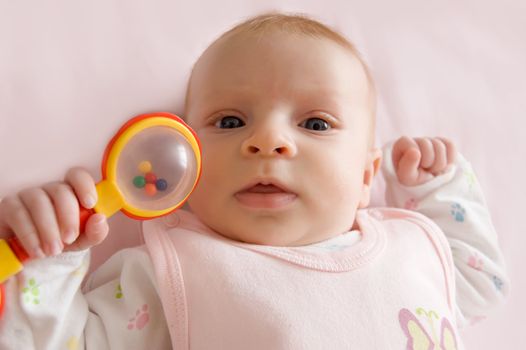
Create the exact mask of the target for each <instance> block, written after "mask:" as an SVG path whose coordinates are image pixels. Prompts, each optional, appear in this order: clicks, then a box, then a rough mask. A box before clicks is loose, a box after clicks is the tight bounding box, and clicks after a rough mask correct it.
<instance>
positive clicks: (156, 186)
mask: <svg viewBox="0 0 526 350" xmlns="http://www.w3.org/2000/svg"><path fill="white" fill-rule="evenodd" d="M137 168H138V169H139V171H140V172H141V173H143V175H137V176H135V177H134V178H133V185H134V186H135V187H136V188H144V193H146V195H147V196H150V197H153V196H155V195H156V194H157V191H165V190H166V189H167V188H168V182H166V180H165V179H158V178H157V175H155V173H154V172H153V171H152V170H153V167H152V163H150V162H149V161H147V160H143V161H142V162H140V163H139V166H138V167H137Z"/></svg>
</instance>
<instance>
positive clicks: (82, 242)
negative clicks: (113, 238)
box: [66, 214, 109, 251]
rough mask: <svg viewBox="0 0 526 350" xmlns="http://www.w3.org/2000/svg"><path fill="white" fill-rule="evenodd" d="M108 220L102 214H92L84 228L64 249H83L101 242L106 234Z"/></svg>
mask: <svg viewBox="0 0 526 350" xmlns="http://www.w3.org/2000/svg"><path fill="white" fill-rule="evenodd" d="M108 231H109V227H108V221H107V220H106V217H105V216H104V215H103V214H93V215H92V216H90V218H89V219H88V221H87V222H86V230H85V231H84V233H83V234H81V235H80V236H79V238H78V239H77V240H76V241H75V242H74V243H73V244H71V245H69V246H68V247H67V248H66V250H68V251H72V250H84V249H87V248H90V247H92V246H95V245H97V244H99V243H101V242H102V241H103V240H104V239H105V238H106V236H107V235H108Z"/></svg>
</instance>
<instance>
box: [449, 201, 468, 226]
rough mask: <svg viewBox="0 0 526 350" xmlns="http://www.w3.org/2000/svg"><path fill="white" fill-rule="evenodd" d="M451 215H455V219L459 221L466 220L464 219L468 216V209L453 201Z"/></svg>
mask: <svg viewBox="0 0 526 350" xmlns="http://www.w3.org/2000/svg"><path fill="white" fill-rule="evenodd" d="M450 212H451V216H453V219H455V221H457V222H464V219H465V217H466V209H464V208H463V207H462V206H461V205H460V204H458V203H453V204H452V205H451V211H450Z"/></svg>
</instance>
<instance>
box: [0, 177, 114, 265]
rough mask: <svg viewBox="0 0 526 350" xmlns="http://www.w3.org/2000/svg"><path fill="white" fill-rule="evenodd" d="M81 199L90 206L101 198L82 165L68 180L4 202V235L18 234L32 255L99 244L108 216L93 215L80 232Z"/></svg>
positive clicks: (0, 206) (0, 231) (0, 211)
mask: <svg viewBox="0 0 526 350" xmlns="http://www.w3.org/2000/svg"><path fill="white" fill-rule="evenodd" d="M77 198H78V200H77ZM79 200H80V203H82V206H84V207H85V208H88V209H89V208H92V207H93V206H94V205H95V203H96V202H97V191H96V189H95V182H94V181H93V178H92V177H91V175H90V174H89V173H88V172H87V171H86V170H84V169H81V168H73V169H71V170H69V171H68V173H67V175H66V177H65V180H64V182H53V183H50V184H47V185H44V186H42V187H36V188H29V189H26V190H23V191H21V192H19V193H18V194H15V195H13V196H8V197H6V198H4V199H3V200H2V201H1V202H0V238H4V239H5V238H8V237H10V236H12V235H13V234H15V235H16V236H17V237H18V239H19V240H20V243H21V244H22V246H23V247H24V248H25V250H26V252H27V253H28V254H29V256H30V257H32V258H43V257H45V256H46V255H47V256H50V255H57V254H59V253H61V252H62V251H63V250H66V251H71V250H82V249H86V248H89V247H91V246H93V245H96V244H99V243H100V242H102V241H103V240H104V238H106V235H107V234H108V224H107V222H106V218H105V216H104V215H102V214H95V215H92V216H91V217H90V218H89V219H88V221H87V223H86V229H85V232H83V233H82V235H79ZM64 244H66V246H64Z"/></svg>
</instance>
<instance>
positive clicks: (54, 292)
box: [0, 168, 169, 349]
mask: <svg viewBox="0 0 526 350" xmlns="http://www.w3.org/2000/svg"><path fill="white" fill-rule="evenodd" d="M89 197H91V198H92V200H91V201H89V200H86V199H87V198H89ZM77 198H79V199H80V201H81V202H82V204H83V205H84V206H85V207H87V208H90V207H92V206H93V205H94V202H95V201H96V190H95V184H94V181H93V179H92V178H91V176H90V175H89V174H88V173H87V172H86V171H84V170H82V169H78V168H77V169H72V170H71V171H70V172H68V175H67V176H66V179H65V181H64V182H55V183H51V184H48V185H45V186H43V187H38V188H32V189H27V190H24V191H21V192H19V193H18V194H16V195H12V196H8V197H6V198H4V199H3V200H2V202H1V203H0V238H8V237H9V236H12V235H15V236H17V237H18V239H19V240H20V242H21V243H22V245H23V247H24V248H25V250H26V251H27V252H28V254H29V256H30V257H31V258H33V260H31V261H29V262H28V263H27V264H26V266H25V268H24V270H22V271H21V272H20V273H19V274H17V275H15V276H12V277H11V278H9V279H8V280H7V281H5V283H4V287H5V304H6V305H5V307H4V314H3V315H2V318H1V319H0V348H1V349H67V348H84V347H86V348H88V349H109V348H130V349H131V348H133V349H143V348H144V349H147V348H152V347H153V348H169V342H168V343H167V342H166V340H167V339H168V332H167V331H166V327H165V326H163V323H164V317H163V314H162V311H161V307H160V301H159V297H158V295H157V292H156V287H155V286H156V284H155V280H154V278H153V272H152V269H151V263H150V262H149V259H148V257H147V254H146V252H145V251H144V250H141V249H139V248H138V249H134V250H128V251H123V252H121V253H119V254H117V255H116V256H114V257H113V258H112V259H110V260H109V261H108V263H106V264H104V266H103V267H101V268H100V270H99V271H98V272H97V273H95V275H94V276H95V277H94V278H93V279H92V280H91V282H90V283H88V284H87V287H89V288H88V289H89V291H87V292H86V294H83V293H82V292H81V291H80V285H81V283H82V280H83V277H84V275H85V273H86V271H87V269H88V260H89V251H88V250H87V248H89V247H91V246H93V245H95V244H98V243H99V242H101V241H102V240H103V239H104V238H105V237H106V235H107V233H108V226H107V223H106V219H105V218H104V216H102V215H98V214H96V215H93V216H92V217H90V218H89V220H88V222H87V223H86V229H85V232H83V233H82V234H79V204H78V200H77ZM63 250H64V251H67V252H66V253H61V252H62V251H63ZM145 305H146V306H145ZM153 317H154V318H155V319H154V320H152V318H153ZM148 325H149V327H147V326H148ZM156 329H157V330H156ZM159 330H160V331H159ZM163 330H165V332H162V331H163ZM154 331H155V332H156V335H155V336H153V334H152V333H153V332H154ZM157 333H159V334H160V335H161V336H160V337H159V336H158V335H157ZM148 339H150V340H149V341H148V343H147V344H146V340H148ZM152 339H155V340H152Z"/></svg>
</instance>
